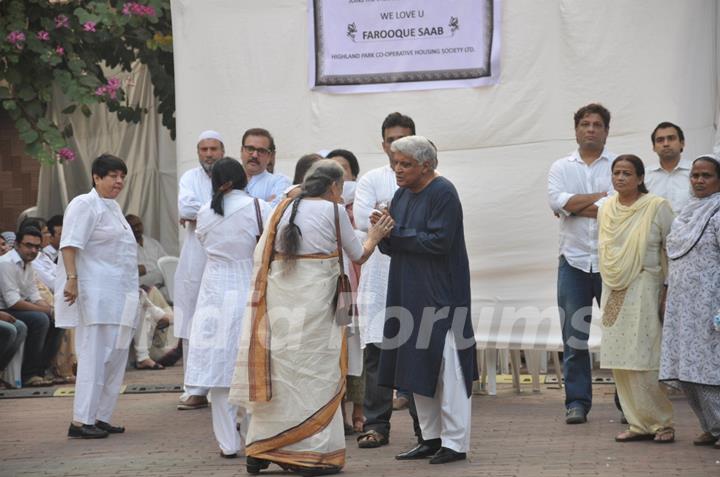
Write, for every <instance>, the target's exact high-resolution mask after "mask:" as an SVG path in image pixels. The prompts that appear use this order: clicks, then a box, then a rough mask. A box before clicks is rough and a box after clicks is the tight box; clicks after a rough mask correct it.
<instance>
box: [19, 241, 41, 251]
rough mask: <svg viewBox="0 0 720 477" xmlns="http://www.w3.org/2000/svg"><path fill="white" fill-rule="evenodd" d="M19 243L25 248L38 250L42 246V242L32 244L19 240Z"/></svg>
mask: <svg viewBox="0 0 720 477" xmlns="http://www.w3.org/2000/svg"><path fill="white" fill-rule="evenodd" d="M20 245H22V246H23V247H25V248H30V249H35V250H40V249H41V248H42V244H39V243H38V244H34V243H27V242H20Z"/></svg>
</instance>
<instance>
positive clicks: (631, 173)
mask: <svg viewBox="0 0 720 477" xmlns="http://www.w3.org/2000/svg"><path fill="white" fill-rule="evenodd" d="M644 176H645V168H644V167H643V163H642V161H641V160H640V158H639V157H637V156H633V155H630V154H626V155H622V156H618V157H617V159H615V161H614V162H613V164H612V182H613V187H614V188H615V190H616V191H617V194H614V195H613V196H611V197H610V198H608V199H607V200H606V201H605V203H604V204H603V205H602V206H601V207H600V210H599V211H598V231H599V237H598V254H599V264H600V275H601V277H602V282H603V290H602V301H601V308H602V310H603V318H602V323H603V340H602V351H601V355H600V364H601V367H602V368H611V369H612V371H613V377H614V378H615V383H616V385H617V393H618V397H619V398H620V404H621V405H622V409H623V412H624V413H625V417H626V418H627V421H628V424H629V429H627V430H626V431H624V432H622V433H620V434H619V435H617V436H616V437H615V440H616V441H618V442H628V441H637V440H654V442H657V443H668V442H672V441H674V439H675V434H674V431H673V423H672V405H671V404H670V401H669V400H668V398H667V395H666V394H665V391H664V389H662V388H661V387H660V384H659V382H658V370H659V367H660V344H661V341H662V321H661V319H662V310H663V308H664V299H665V287H664V285H663V281H664V278H665V270H666V268H667V267H666V263H667V259H666V257H665V255H664V249H665V246H664V245H665V237H666V236H667V234H668V232H669V231H670V225H671V223H672V220H673V212H672V208H671V207H670V204H669V203H668V202H667V201H666V200H665V199H663V198H661V197H658V196H655V195H652V194H648V191H647V189H646V188H645V184H644V183H643V179H644Z"/></svg>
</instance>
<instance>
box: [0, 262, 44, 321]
mask: <svg viewBox="0 0 720 477" xmlns="http://www.w3.org/2000/svg"><path fill="white" fill-rule="evenodd" d="M40 299H41V297H40V293H39V292H38V289H37V286H35V272H34V271H33V268H32V267H31V266H30V265H29V264H28V265H26V264H25V263H24V262H23V260H22V258H20V255H19V254H18V253H17V250H15V249H12V250H10V251H9V252H8V253H6V254H5V255H3V256H0V310H7V309H8V308H10V307H12V306H14V305H15V304H16V303H17V302H19V301H20V300H27V301H29V302H31V303H35V302H36V301H38V300H40Z"/></svg>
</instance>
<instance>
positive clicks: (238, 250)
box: [185, 190, 270, 454]
mask: <svg viewBox="0 0 720 477" xmlns="http://www.w3.org/2000/svg"><path fill="white" fill-rule="evenodd" d="M254 202H255V201H254V199H253V198H252V197H250V196H249V195H248V194H247V193H245V192H244V191H239V190H234V191H231V192H229V193H228V194H226V195H225V197H224V215H223V216H221V215H218V214H216V213H215V212H214V211H213V210H212V209H211V208H210V204H209V203H208V204H206V205H204V206H203V207H202V208H201V209H200V212H199V213H198V215H197V217H198V219H197V229H196V232H195V234H196V236H197V238H198V240H199V242H200V244H201V245H202V247H203V249H204V250H205V252H206V254H207V257H208V259H207V263H206V264H205V270H204V272H203V274H202V284H201V286H200V293H199V295H198V300H197V306H196V307H195V315H194V316H193V320H192V328H191V331H190V346H189V349H188V350H187V354H188V359H187V368H186V370H185V383H186V384H187V385H189V386H193V387H204V388H210V395H211V398H212V401H213V405H212V417H213V430H214V432H215V438H216V439H217V441H218V443H219V445H220V449H221V450H222V452H223V453H224V454H233V453H236V452H239V451H241V450H242V449H243V447H244V442H242V441H241V439H240V436H239V435H238V432H237V430H236V427H235V426H236V416H237V412H238V407H237V406H233V405H230V404H229V403H228V402H227V397H228V392H229V388H230V382H231V380H232V376H233V372H234V369H235V360H236V358H237V353H238V346H239V343H240V332H241V330H242V320H243V313H244V312H245V305H246V303H247V295H248V290H249V288H250V282H251V280H252V270H253V252H254V251H255V245H256V241H257V237H258V236H259V235H260V230H259V228H260V227H259V224H258V223H257V215H256V211H255V205H254ZM259 203H260V205H261V213H262V216H263V217H267V216H268V214H269V209H270V207H269V206H268V205H267V204H266V203H265V202H263V201H259ZM246 431H247V428H246V427H244V428H243V433H244V432H246Z"/></svg>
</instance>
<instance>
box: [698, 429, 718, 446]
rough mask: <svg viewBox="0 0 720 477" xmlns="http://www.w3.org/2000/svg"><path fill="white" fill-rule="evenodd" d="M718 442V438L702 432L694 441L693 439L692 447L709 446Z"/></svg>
mask: <svg viewBox="0 0 720 477" xmlns="http://www.w3.org/2000/svg"><path fill="white" fill-rule="evenodd" d="M717 441H718V438H717V437H715V436H713V435H712V434H710V433H709V432H703V433H702V434H700V435H699V436H697V437H696V438H695V439H693V445H695V446H711V445H713V444H715V443H716V442H717Z"/></svg>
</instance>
